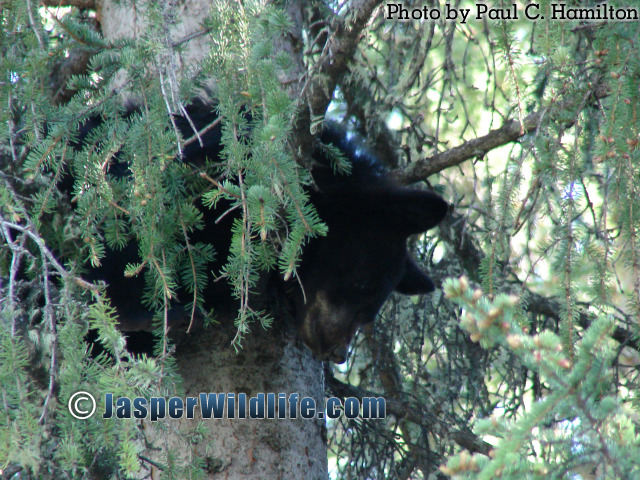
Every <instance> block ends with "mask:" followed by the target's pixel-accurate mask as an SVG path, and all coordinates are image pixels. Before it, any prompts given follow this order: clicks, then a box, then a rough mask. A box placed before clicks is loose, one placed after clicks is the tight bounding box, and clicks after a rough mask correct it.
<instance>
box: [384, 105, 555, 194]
mask: <svg viewBox="0 0 640 480" xmlns="http://www.w3.org/2000/svg"><path fill="white" fill-rule="evenodd" d="M543 114H544V112H535V113H532V114H531V115H529V116H528V117H526V118H525V119H524V121H523V123H522V125H521V124H520V122H519V121H518V120H511V121H510V122H507V123H506V124H505V125H503V126H502V127H500V128H498V129H496V130H491V131H490V132H489V133H487V134H486V135H484V136H482V137H478V138H474V139H473V140H469V141H468V142H465V143H463V144H462V145H458V146H457V147H453V148H451V149H449V150H447V151H446V152H442V153H438V154H436V155H434V156H433V157H429V158H425V159H424V160H418V161H416V162H413V163H411V164H409V165H408V166H406V167H404V168H398V169H395V170H393V171H392V172H391V175H392V176H393V177H394V178H395V179H396V181H398V182H399V183H401V184H404V185H406V184H409V183H415V182H418V181H420V180H424V179H426V178H427V177H429V176H431V175H433V174H434V173H438V172H441V171H442V170H445V169H446V168H449V167H452V166H455V165H459V164H461V163H462V162H464V161H466V160H469V159H470V158H477V157H482V156H484V155H486V153H487V152H489V151H490V150H493V149H494V148H497V147H501V146H503V145H506V144H507V143H509V142H514V141H516V140H517V139H518V138H520V137H522V136H523V135H525V134H527V133H529V132H532V131H534V130H535V129H536V128H537V127H538V124H539V122H540V120H541V118H542V116H543Z"/></svg>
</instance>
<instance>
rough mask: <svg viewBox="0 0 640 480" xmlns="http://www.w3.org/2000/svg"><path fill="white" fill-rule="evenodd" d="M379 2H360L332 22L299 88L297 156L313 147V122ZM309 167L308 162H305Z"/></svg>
mask: <svg viewBox="0 0 640 480" xmlns="http://www.w3.org/2000/svg"><path fill="white" fill-rule="evenodd" d="M380 4H382V0H361V1H360V2H355V3H354V4H353V5H351V6H350V7H349V12H348V13H347V14H345V15H342V16H340V17H338V16H336V17H335V18H334V20H333V22H331V32H330V34H329V38H328V39H327V41H326V44H325V46H324V48H323V53H322V55H321V57H320V59H319V60H318V62H317V63H316V64H315V65H314V66H313V68H312V71H310V72H308V75H309V77H308V79H307V83H306V84H305V85H304V87H303V88H302V94H301V98H305V99H306V101H307V105H308V108H305V107H304V106H303V107H302V108H301V109H300V111H299V113H298V117H297V120H296V122H295V124H296V134H295V135H294V136H293V138H294V142H295V144H294V148H295V151H296V152H299V153H303V154H304V153H308V152H309V149H308V146H309V145H312V144H313V136H312V135H311V132H310V130H309V127H310V125H311V120H312V119H313V118H317V117H322V116H324V113H325V112H326V111H327V107H328V106H329V103H330V102H331V100H332V98H333V92H334V90H335V88H336V85H337V84H338V83H339V82H340V80H341V79H342V78H343V77H344V75H345V73H346V72H347V66H348V64H349V62H350V61H351V59H352V58H353V56H354V55H355V52H356V49H357V47H358V42H359V41H360V36H361V33H362V30H363V29H364V28H365V26H366V25H367V23H368V22H369V20H370V18H371V16H372V15H373V12H374V11H375V10H376V8H377V7H378V6H379V5H380ZM307 163H308V162H307Z"/></svg>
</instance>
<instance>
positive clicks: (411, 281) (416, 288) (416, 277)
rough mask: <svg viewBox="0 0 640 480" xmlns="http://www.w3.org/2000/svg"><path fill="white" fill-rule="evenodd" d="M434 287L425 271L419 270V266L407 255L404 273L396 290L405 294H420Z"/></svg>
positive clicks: (428, 291)
mask: <svg viewBox="0 0 640 480" xmlns="http://www.w3.org/2000/svg"><path fill="white" fill-rule="evenodd" d="M435 289H436V286H435V284H434V283H433V280H431V279H430V278H429V277H428V276H427V274H426V273H424V272H423V271H422V270H420V267H418V265H417V264H416V262H414V261H413V259H411V258H409V256H408V255H407V257H406V260H405V268H404V275H403V276H402V278H401V279H400V283H398V285H396V292H399V293H404V294H405V295H420V294H421V293H430V292H433V291H434V290H435Z"/></svg>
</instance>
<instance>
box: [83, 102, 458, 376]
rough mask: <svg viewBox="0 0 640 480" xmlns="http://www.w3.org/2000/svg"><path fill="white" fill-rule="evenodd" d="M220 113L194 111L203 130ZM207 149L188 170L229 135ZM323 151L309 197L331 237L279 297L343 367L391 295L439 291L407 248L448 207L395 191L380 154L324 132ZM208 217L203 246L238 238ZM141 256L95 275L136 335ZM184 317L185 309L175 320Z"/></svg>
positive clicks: (204, 108)
mask: <svg viewBox="0 0 640 480" xmlns="http://www.w3.org/2000/svg"><path fill="white" fill-rule="evenodd" d="M211 111H212V108H211V106H208V105H205V104H203V103H201V102H196V103H194V104H193V105H192V106H191V107H190V108H189V109H188V112H189V114H190V117H191V119H192V121H193V123H194V126H195V127H196V128H197V129H202V128H203V127H205V126H206V125H208V124H210V123H211V122H212V120H213V118H212V117H213V114H211V113H210V112H211ZM176 124H177V125H178V128H179V129H180V130H181V133H182V136H183V138H189V137H191V136H193V127H192V125H191V123H190V122H187V121H184V120H183V119H181V118H179V117H176ZM202 141H203V146H200V145H199V142H194V143H192V144H191V145H189V148H187V149H186V150H185V152H184V158H183V161H185V162H190V163H196V164H197V163H199V162H200V159H202V158H204V157H208V158H210V159H215V158H218V156H219V152H220V148H221V146H220V144H219V142H220V128H219V127H218V128H214V129H211V130H209V131H208V132H207V133H206V134H204V136H203V138H202ZM322 144H324V145H327V144H332V145H334V146H335V147H337V148H338V149H340V151H341V152H342V153H343V155H344V157H345V158H346V159H347V160H348V161H349V162H350V163H351V165H352V168H351V172H350V174H349V175H346V174H338V173H335V172H334V169H333V168H332V167H331V165H330V162H329V160H328V159H327V155H326V154H325V153H324V152H323V149H322V148H321V145H322ZM319 145H320V146H319V147H318V148H317V149H316V151H315V153H314V162H315V164H314V167H313V170H312V177H313V180H314V185H313V187H310V188H309V196H310V200H311V203H312V204H313V205H314V206H315V208H316V211H317V212H318V215H319V216H320V218H321V219H322V220H323V221H324V222H325V223H326V225H327V226H328V230H329V231H328V234H327V235H326V236H325V237H319V238H315V239H313V240H311V241H310V242H309V244H308V245H307V246H306V247H305V248H304V251H303V256H302V259H301V262H300V266H299V268H298V269H297V276H298V278H297V279H295V278H294V279H291V280H289V282H290V285H288V287H287V288H283V289H280V290H279V291H282V292H288V293H286V295H289V296H290V298H289V299H288V300H289V303H290V304H291V305H293V307H294V310H295V312H294V317H295V319H296V322H297V329H298V333H299V335H300V338H301V339H302V340H303V342H304V343H305V344H306V345H307V346H308V347H309V348H310V349H311V350H312V351H313V353H314V354H315V355H316V356H317V357H318V358H319V359H321V360H328V361H333V362H336V363H342V362H344V361H345V359H346V357H347V352H348V347H349V343H350V342H351V339H352V338H353V336H354V334H355V332H356V330H357V329H358V327H359V326H360V325H363V324H366V323H368V322H371V321H373V320H374V318H375V316H376V315H377V313H378V311H379V310H380V307H381V306H382V304H383V303H384V302H385V300H386V299H387V298H388V297H389V295H390V294H391V292H392V291H394V290H395V291H397V292H400V293H404V294H408V295H414V294H420V293H428V292H432V291H433V290H434V289H435V286H434V284H433V282H432V281H431V279H430V278H429V277H428V276H427V275H426V274H425V273H424V272H423V271H421V270H420V268H419V267H418V266H417V265H416V263H415V262H414V261H413V260H412V259H411V257H410V255H409V252H408V251H407V245H406V243H407V238H408V237H409V236H410V235H413V234H416V233H421V232H424V231H426V230H428V229H430V228H433V227H435V226H436V225H437V224H438V223H440V221H442V219H443V218H444V217H445V215H446V213H447V209H448V204H447V202H445V201H444V200H443V199H442V198H441V197H440V196H439V195H437V194H435V193H433V192H429V191H424V190H417V189H410V188H406V187H402V186H399V185H397V184H395V183H394V182H393V181H392V180H391V179H390V178H389V177H388V176H387V174H386V172H385V169H384V168H383V166H382V164H381V163H380V162H379V161H378V160H377V159H376V158H375V156H374V155H373V154H372V153H370V152H369V151H368V150H367V149H366V148H363V147H362V146H361V144H360V143H359V142H358V141H357V140H356V139H350V138H348V136H347V134H346V133H345V132H344V131H343V130H342V129H340V128H339V127H337V126H335V125H328V126H327V127H326V128H325V129H324V133H323V134H322V135H321V137H320V142H319ZM203 214H204V218H205V222H206V223H207V225H206V226H205V229H204V230H203V232H199V233H198V234H197V235H198V236H200V237H201V236H202V235H203V233H204V234H206V235H214V236H220V237H221V238H223V239H228V238H229V235H228V232H222V231H221V230H222V229H223V228H229V225H230V223H229V222H230V220H232V219H227V222H226V225H215V226H214V225H213V222H215V221H216V219H218V218H219V217H220V215H221V212H217V211H211V210H208V209H204V208H203ZM231 216H232V215H230V216H229V217H231ZM212 232H220V233H212ZM209 241H211V242H212V243H214V244H216V247H217V249H218V250H219V251H218V262H217V263H215V264H212V265H210V268H209V271H213V272H214V273H217V271H218V270H219V269H220V267H221V266H222V265H223V264H224V258H220V256H221V254H222V256H224V250H225V248H224V246H223V247H222V248H220V246H219V244H220V238H217V239H216V238H211V239H209ZM223 241H224V240H223ZM135 251H136V249H135V247H133V248H129V247H127V248H126V249H125V251H124V252H123V251H121V252H110V253H109V254H108V255H112V254H113V255H114V256H115V257H117V258H113V259H109V258H105V259H104V261H103V265H105V264H106V265H108V266H109V268H108V269H107V268H104V267H103V268H100V269H97V270H94V271H93V272H92V273H91V274H90V277H92V278H93V279H101V280H105V281H106V282H107V283H108V284H109V286H108V293H109V295H110V297H111V300H112V302H113V304H114V305H115V306H116V308H117V310H118V314H119V315H120V317H121V322H122V324H123V325H129V326H131V325H132V324H135V323H136V322H138V323H139V324H140V325H143V324H144V325H148V322H147V321H146V320H145V321H142V320H141V319H142V318H143V317H145V315H144V314H142V313H141V312H142V311H143V310H144V307H143V306H142V305H141V304H140V301H139V298H138V299H136V298H135V297H136V295H138V293H136V292H139V291H140V288H141V285H140V282H141V281H142V280H141V279H139V278H138V279H127V280H125V279H123V277H122V272H123V269H124V268H123V267H124V265H126V263H129V262H133V261H135V260H136V259H134V258H128V257H130V256H131V255H135ZM127 252H128V253H127ZM209 281H210V283H211V282H212V279H209ZM215 295H217V293H211V294H210V296H212V297H213V296H215ZM205 301H206V303H207V304H209V305H215V304H217V303H220V299H217V298H206V299H205ZM222 303H224V300H223V301H222ZM227 303H229V302H227ZM179 309H180V306H177V307H176V310H178V311H179ZM127 317H128V318H127ZM147 317H148V315H147ZM128 329H130V330H132V329H133V330H135V329H137V328H130V327H129V328H128Z"/></svg>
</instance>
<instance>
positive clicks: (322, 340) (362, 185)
mask: <svg viewBox="0 0 640 480" xmlns="http://www.w3.org/2000/svg"><path fill="white" fill-rule="evenodd" d="M321 140H322V143H324V144H333V145H334V146H336V147H338V148H339V149H340V151H341V152H342V153H343V154H344V156H345V157H346V158H347V159H348V160H349V161H350V162H351V164H352V171H351V174H350V175H338V174H335V173H333V170H332V169H331V168H330V166H328V165H326V160H325V161H324V165H323V163H322V159H321V158H317V160H318V163H319V164H320V165H321V166H320V167H319V168H318V167H316V168H314V170H313V172H312V174H313V178H314V181H315V183H316V185H317V189H312V190H311V192H310V198H311V202H312V203H313V205H314V206H315V208H316V210H317V212H318V214H319V216H320V218H321V219H322V220H323V221H324V222H325V223H326V224H327V226H328V227H329V233H328V234H327V236H326V237H322V238H317V239H314V240H312V241H311V242H310V243H309V245H308V246H307V247H306V248H305V250H304V252H303V257H302V261H301V264H300V268H299V269H298V276H299V278H300V281H301V284H302V286H303V288H304V293H305V296H306V302H305V301H304V298H303V297H302V295H301V294H300V292H299V291H298V292H297V294H296V298H295V302H296V318H297V321H298V332H299V334H300V337H301V338H302V340H303V341H304V342H305V344H306V345H307V346H308V347H309V348H310V349H311V350H312V351H313V352H314V353H315V354H316V356H317V357H318V358H320V359H322V360H330V361H333V362H336V363H342V362H344V361H345V359H346V357H347V351H348V347H349V343H350V342H351V339H352V338H353V335H354V334H355V332H356V330H357V329H358V327H359V326H360V325H363V324H366V323H368V322H371V321H373V320H374V318H375V317H376V315H377V313H378V311H379V310H380V307H381V306H382V304H383V303H384V302H385V300H386V299H387V298H388V297H389V295H390V294H391V292H392V291H394V290H395V291H397V292H400V293H404V294H407V295H416V294H421V293H429V292H432V291H433V290H434V289H435V285H434V284H433V282H432V281H431V279H430V278H429V277H428V276H427V274H426V273H424V272H423V271H422V270H420V268H419V267H418V266H417V265H416V263H415V262H414V261H413V260H412V259H411V257H410V255H409V252H408V250H407V238H408V237H409V236H410V235H413V234H416V233H421V232H424V231H426V230H428V229H430V228H433V227H435V226H436V225H437V224H438V223H440V222H441V221H442V219H443V218H444V217H445V215H446V213H447V209H448V204H447V202H445V201H444V200H443V199H442V198H441V197H440V196H439V195H437V194H435V193H433V192H429V191H424V190H417V189H410V188H406V187H402V186H399V185H397V184H395V183H394V182H393V181H392V180H391V179H390V178H389V177H388V176H387V174H386V171H385V169H384V168H383V166H382V165H381V163H380V162H379V161H378V160H377V159H376V158H375V156H373V154H372V153H370V152H369V151H367V150H366V149H365V148H363V147H362V146H361V145H360V143H359V142H358V141H357V139H349V138H348V137H347V136H346V135H345V133H344V132H343V131H341V130H340V129H339V128H336V127H335V126H331V125H329V126H328V128H326V129H325V131H324V133H323V135H322V136H321ZM316 157H319V155H316ZM298 290H299V289H298Z"/></svg>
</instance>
